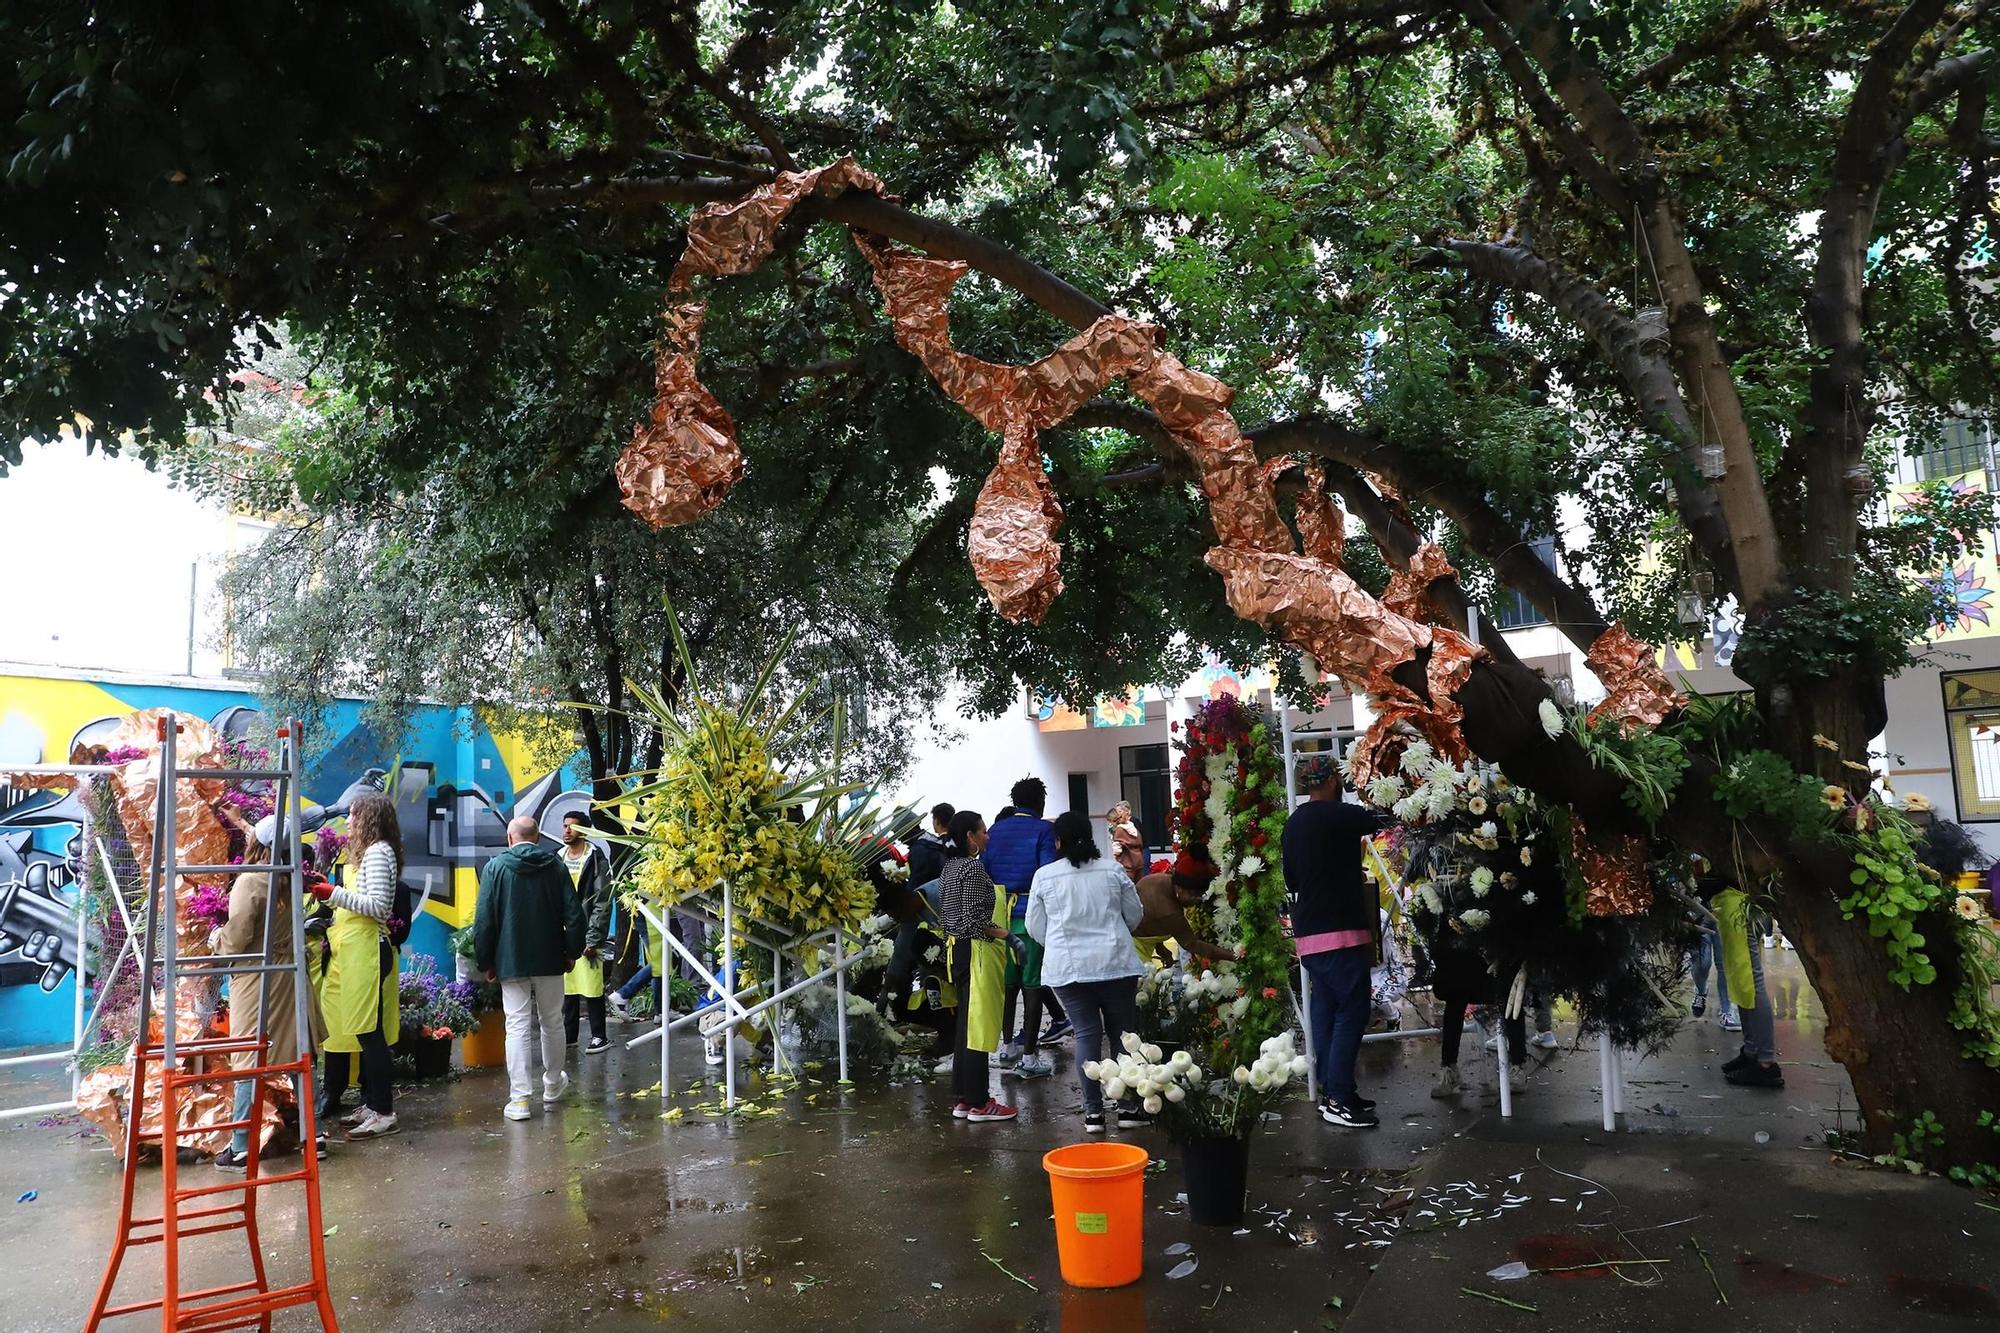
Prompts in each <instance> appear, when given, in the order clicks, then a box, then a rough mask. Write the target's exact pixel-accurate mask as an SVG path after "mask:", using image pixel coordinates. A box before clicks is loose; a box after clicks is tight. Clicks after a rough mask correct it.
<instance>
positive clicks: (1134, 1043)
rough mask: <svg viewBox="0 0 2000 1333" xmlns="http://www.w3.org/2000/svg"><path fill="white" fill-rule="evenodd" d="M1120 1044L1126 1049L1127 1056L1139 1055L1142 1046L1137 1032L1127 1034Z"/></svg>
mask: <svg viewBox="0 0 2000 1333" xmlns="http://www.w3.org/2000/svg"><path fill="white" fill-rule="evenodd" d="M1118 1044H1119V1045H1121V1046H1123V1047H1124V1048H1125V1051H1126V1054H1128V1055H1137V1054H1138V1053H1139V1046H1140V1041H1139V1034H1138V1033H1136V1032H1127V1033H1126V1034H1125V1035H1124V1037H1123V1038H1122V1039H1121V1040H1120V1041H1119V1043H1118Z"/></svg>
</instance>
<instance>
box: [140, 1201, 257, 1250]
mask: <svg viewBox="0 0 2000 1333" xmlns="http://www.w3.org/2000/svg"><path fill="white" fill-rule="evenodd" d="M246 1202H247V1201H246V1200H243V1199H238V1200H237V1201H236V1202H235V1203H219V1204H217V1205H215V1207H213V1208H195V1209H192V1210H190V1211H188V1212H185V1213H181V1214H180V1215H179V1220H181V1221H183V1222H198V1221H200V1220H201V1219H202V1218H204V1217H221V1216H222V1215H223V1214H224V1213H240V1212H242V1211H243V1209H244V1207H245V1206H246ZM132 1225H133V1226H135V1227H163V1226H165V1225H166V1219H165V1218H163V1217H135V1218H133V1219H132ZM153 1239H154V1240H158V1239H159V1237H158V1236H155V1237H153Z"/></svg>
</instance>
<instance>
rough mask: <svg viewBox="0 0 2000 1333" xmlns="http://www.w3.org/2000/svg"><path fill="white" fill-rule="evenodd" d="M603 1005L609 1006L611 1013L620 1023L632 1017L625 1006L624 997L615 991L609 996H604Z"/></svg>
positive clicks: (629, 1010)
mask: <svg viewBox="0 0 2000 1333" xmlns="http://www.w3.org/2000/svg"><path fill="white" fill-rule="evenodd" d="M604 1003H606V1004H607V1005H609V1006H611V1012H612V1013H614V1014H616V1015H618V1018H619V1020H620V1021H621V1022H622V1021H623V1020H625V1019H628V1018H630V1017H631V1016H632V1011H631V1009H630V1008H628V1007H627V1005H626V1002H625V997H624V996H623V995H620V994H619V993H618V992H617V991H612V992H611V994H609V995H607V996H605V997H604Z"/></svg>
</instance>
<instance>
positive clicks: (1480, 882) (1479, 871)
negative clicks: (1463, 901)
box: [1472, 866, 1493, 898]
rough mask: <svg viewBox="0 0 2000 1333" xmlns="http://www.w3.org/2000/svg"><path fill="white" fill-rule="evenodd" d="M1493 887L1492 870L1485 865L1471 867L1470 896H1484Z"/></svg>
mask: <svg viewBox="0 0 2000 1333" xmlns="http://www.w3.org/2000/svg"><path fill="white" fill-rule="evenodd" d="M1492 888H1493V872H1492V871H1491V870H1489V869H1487V868H1486V867H1485V866H1474V867H1473V868H1472V896H1473V897H1475V898H1484V897H1485V896H1486V895H1487V894H1488V893H1489V892H1491V891H1492Z"/></svg>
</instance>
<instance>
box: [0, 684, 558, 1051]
mask: <svg viewBox="0 0 2000 1333" xmlns="http://www.w3.org/2000/svg"><path fill="white" fill-rule="evenodd" d="M146 708H172V709H175V710H177V711H180V712H184V713H188V714H191V715H193V716H195V717H199V718H201V719H203V720H204V721H207V722H210V723H212V724H213V725H214V726H215V727H216V728H217V729H218V730H220V731H222V732H224V733H226V734H230V735H245V734H249V733H250V732H252V730H253V729H255V728H256V727H257V725H258V724H259V722H260V721H261V719H260V716H259V714H258V712H257V709H258V702H257V699H256V697H255V696H254V695H251V694H248V693H246V692H244V691H241V690H231V689H210V688H202V687H195V686H187V685H176V684H166V683H158V684H154V683H147V682H144V681H128V680H116V681H114V680H108V679H78V678H73V677H68V676H59V675H53V674H51V675H29V674H21V675H0V773H4V772H5V771H7V769H9V768H10V767H12V766H18V765H24V764H59V763H68V762H70V761H71V756H72V755H73V754H75V753H77V750H78V747H79V746H83V745H88V744H90V743H92V742H93V741H96V740H98V739H100V738H101V737H102V736H103V735H104V734H105V733H107V732H109V731H110V730H111V729H112V728H113V727H114V726H115V725H116V724H117V721H118V719H119V718H121V717H122V716H124V715H125V714H128V713H131V712H133V711H135V710H139V709H146ZM361 711H362V705H361V704H360V703H358V702H347V703H342V704H340V705H338V706H337V707H336V708H335V709H334V710H333V712H332V715H331V717H330V718H329V719H328V720H327V722H326V724H325V725H326V726H327V727H328V730H329V732H330V735H331V744H321V743H309V744H308V747H307V753H308V754H309V755H313V756H315V757H314V759H313V761H312V763H311V765H310V767H309V768H308V769H307V770H306V774H305V796H306V799H308V800H312V801H322V802H324V801H331V800H334V799H336V798H337V797H338V796H339V795H340V793H341V792H343V791H344V790H346V788H347V787H348V785H349V784H350V783H352V782H354V781H356V780H357V779H359V778H361V777H363V776H365V775H367V774H369V773H370V772H371V771H373V772H377V773H379V774H380V775H381V776H383V777H385V778H387V779H389V781H390V784H391V785H390V790H391V791H392V792H393V794H394V796H395V798H396V802H397V805H398V808H399V812H400V815H401V824H402V836H403V865H404V872H403V873H404V878H405V880H406V881H407V882H408V883H409V885H410V887H411V889H412V890H413V891H414V892H417V893H420V894H422V893H428V895H429V896H428V898H427V900H426V903H425V908H424V911H423V912H422V913H421V914H420V915H419V917H418V920H417V921H416V923H415V924H414V925H413V927H412V929H411V932H410V942H409V945H408V946H407V948H406V950H405V954H406V956H408V955H409V954H411V953H424V954H429V955H431V956H432V957H434V958H435V959H436V960H437V961H438V964H439V968H440V970H441V971H444V972H446V973H447V974H448V973H450V971H451V970H452V960H451V958H450V956H449V948H448V941H449V937H450V934H451V932H452V931H453V930H454V929H456V928H457V927H458V926H461V925H464V924H465V923H466V922H468V921H470V920H471V919H472V908H473V903H474V900H475V898H476V896H477V893H478V877H479V868H480V867H481V866H482V865H484V864H485V863H486V860H487V858H488V857H491V856H493V855H494V854H495V853H497V852H499V851H500V850H502V849H503V848H504V847H505V846H506V827H507V821H508V820H509V819H511V818H513V817H514V816H515V815H519V814H528V815H533V816H535V817H536V818H537V819H539V820H541V821H542V822H543V824H544V826H545V827H548V826H554V825H555V824H556V823H557V822H558V821H559V820H560V819H561V817H562V815H563V813H564V812H565V811H567V810H571V809H581V808H584V807H586V806H587V805H588V804H589V796H588V793H587V792H586V791H585V790H582V789H581V788H582V784H583V783H584V781H585V779H586V777H587V774H586V773H585V771H584V770H583V768H582V765H581V760H580V756H579V757H577V758H573V759H572V760H571V761H570V762H569V763H568V764H565V765H564V766H562V767H560V768H556V769H553V770H544V771H540V772H537V771H534V767H533V764H532V761H531V760H530V759H529V757H528V754H527V747H526V746H525V745H524V744H523V743H522V742H521V741H520V739H519V738H517V737H510V736H507V735H504V734H502V735H496V734H494V733H492V732H490V731H488V730H487V729H486V728H485V727H484V726H483V725H481V724H480V723H479V722H478V721H477V719H476V718H474V717H473V716H472V715H471V714H470V713H469V712H468V711H466V710H464V709H450V708H426V709H423V710H421V711H420V712H419V713H418V714H417V716H416V717H415V718H414V720H413V722H412V725H411V727H410V730H409V732H408V734H406V735H404V736H401V737H393V738H385V737H382V736H378V735H377V734H375V732H374V731H373V730H371V729H370V728H369V727H368V726H367V725H366V724H365V723H363V722H362V720H361ZM79 815H80V811H79V809H78V807H77V806H76V804H75V798H74V797H72V796H70V795H67V794H64V793H59V792H47V791H36V790H23V789H17V788H14V787H12V786H9V785H8V784H6V783H5V782H0V1049H4V1048H9V1047H22V1046H33V1045H67V1044H68V1042H69V1040H70V1036H71V1032H72V1030H73V1026H74V1022H75V1000H76V992H75V985H76V979H75V977H74V975H73V974H72V973H71V972H70V970H69V968H68V966H67V963H66V961H65V959H66V958H67V956H68V954H69V953H70V952H73V949H59V948H55V947H53V945H52V944H51V942H49V941H48V940H47V939H46V936H47V932H48V929H49V928H50V927H52V926H56V925H57V924H58V923H67V924H65V925H63V926H62V927H61V928H63V929H66V930H67V931H69V932H73V931H74V924H73V923H74V915H73V913H74V904H75V901H76V893H77V879H78V876H79V874H80V873H81V865H82V857H83V856H85V855H86V854H93V855H94V854H95V853H94V852H93V851H92V849H89V848H86V847H84V846H83V839H82V838H81V836H80V834H79V825H78V822H77V821H78V817H79ZM88 999H89V995H88V993H87V992H86V1001H88Z"/></svg>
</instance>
